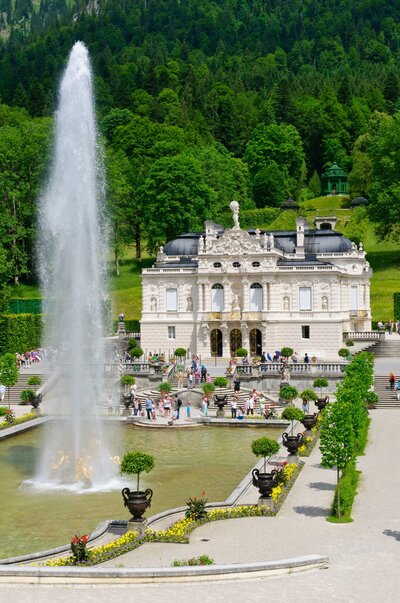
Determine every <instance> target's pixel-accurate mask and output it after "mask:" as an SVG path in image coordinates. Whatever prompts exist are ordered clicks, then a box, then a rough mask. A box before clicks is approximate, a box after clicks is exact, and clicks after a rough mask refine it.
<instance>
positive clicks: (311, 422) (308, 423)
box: [301, 413, 318, 431]
mask: <svg viewBox="0 0 400 603" xmlns="http://www.w3.org/2000/svg"><path fill="white" fill-rule="evenodd" d="M317 421H318V415H317V413H315V414H313V415H306V416H305V417H304V419H303V420H302V421H301V422H302V423H303V425H304V427H305V428H306V430H307V431H311V429H312V428H313V427H315V425H316V424H317Z"/></svg>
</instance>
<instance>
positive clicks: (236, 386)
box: [233, 377, 240, 392]
mask: <svg viewBox="0 0 400 603" xmlns="http://www.w3.org/2000/svg"><path fill="white" fill-rule="evenodd" d="M233 389H234V391H235V392H240V379H239V377H236V379H235V381H234V382H233Z"/></svg>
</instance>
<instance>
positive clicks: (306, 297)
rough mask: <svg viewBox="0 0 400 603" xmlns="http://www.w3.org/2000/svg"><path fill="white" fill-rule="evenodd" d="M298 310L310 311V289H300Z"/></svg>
mask: <svg viewBox="0 0 400 603" xmlns="http://www.w3.org/2000/svg"><path fill="white" fill-rule="evenodd" d="M299 291H300V300H299V301H300V310H303V311H304V310H311V287H300V289H299Z"/></svg>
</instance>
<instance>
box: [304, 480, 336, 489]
mask: <svg viewBox="0 0 400 603" xmlns="http://www.w3.org/2000/svg"><path fill="white" fill-rule="evenodd" d="M309 487H310V488H312V489H313V490H334V489H335V484H328V483H327V482H312V483H311V484H309Z"/></svg>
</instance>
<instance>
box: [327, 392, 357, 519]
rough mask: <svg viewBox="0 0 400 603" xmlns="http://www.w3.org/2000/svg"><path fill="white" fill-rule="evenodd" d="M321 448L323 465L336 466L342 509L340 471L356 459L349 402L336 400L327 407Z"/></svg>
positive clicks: (338, 492) (338, 498)
mask: <svg viewBox="0 0 400 603" xmlns="http://www.w3.org/2000/svg"><path fill="white" fill-rule="evenodd" d="M319 447H320V450H321V453H322V460H321V465H322V466H323V467H329V468H332V467H336V479H337V505H338V506H337V508H338V517H340V515H341V511H340V504H341V501H340V471H341V470H343V469H344V468H345V467H346V465H347V463H349V462H350V461H351V460H353V459H354V455H355V448H354V432H353V427H352V416H351V409H350V407H349V405H348V404H346V403H343V402H334V403H333V404H328V406H327V407H326V408H325V410H324V413H323V418H322V427H321V435H320V446H319Z"/></svg>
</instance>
